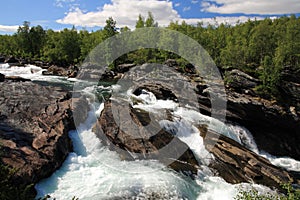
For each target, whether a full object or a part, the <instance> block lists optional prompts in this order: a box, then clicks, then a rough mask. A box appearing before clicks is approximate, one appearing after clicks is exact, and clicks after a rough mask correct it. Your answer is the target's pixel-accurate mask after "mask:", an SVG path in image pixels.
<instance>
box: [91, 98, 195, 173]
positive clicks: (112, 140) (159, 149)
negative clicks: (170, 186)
mask: <svg viewBox="0 0 300 200" xmlns="http://www.w3.org/2000/svg"><path fill="white" fill-rule="evenodd" d="M127 108H128V109H129V110H126V109H127ZM150 115H151V114H150V113H148V112H146V111H142V110H138V109H134V108H132V107H131V106H128V107H127V106H124V105H123V104H119V103H118V102H106V103H105V106H104V110H103V111H102V114H101V116H100V118H99V120H98V123H97V124H96V125H95V127H94V129H93V131H94V132H95V133H96V135H97V136H98V137H99V138H100V139H101V141H102V142H103V143H104V144H105V145H108V146H109V147H110V149H112V150H114V151H116V152H118V153H119V155H120V157H121V158H122V159H125V160H135V159H138V160H142V159H155V160H159V161H160V162H162V163H164V164H165V165H167V166H169V167H171V168H173V169H174V170H176V171H182V172H187V173H190V172H192V173H193V174H196V173H197V170H198V166H197V165H198V163H197V160H196V158H195V157H194V155H193V153H192V151H191V150H190V149H189V147H188V146H187V145H186V144H185V143H183V142H181V141H180V140H179V139H178V138H176V137H174V136H173V135H172V134H171V133H169V132H167V131H165V130H163V129H162V128H161V127H160V125H159V124H158V122H157V121H156V120H153V116H151V117H150ZM150 118H151V119H152V120H150ZM150 121H151V123H150Z"/></svg>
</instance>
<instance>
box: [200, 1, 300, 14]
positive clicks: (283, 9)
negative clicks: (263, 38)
mask: <svg viewBox="0 0 300 200" xmlns="http://www.w3.org/2000/svg"><path fill="white" fill-rule="evenodd" d="M202 11H206V12H213V13H222V14H231V13H244V14H291V13H299V12H300V1H299V0H251V1H250V0H204V1H203V2H202Z"/></svg>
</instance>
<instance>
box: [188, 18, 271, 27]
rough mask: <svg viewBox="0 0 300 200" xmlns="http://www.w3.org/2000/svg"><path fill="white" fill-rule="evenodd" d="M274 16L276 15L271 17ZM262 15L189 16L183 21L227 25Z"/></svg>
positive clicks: (204, 24) (252, 19)
mask: <svg viewBox="0 0 300 200" xmlns="http://www.w3.org/2000/svg"><path fill="white" fill-rule="evenodd" d="M273 18H276V17H272V19H273ZM263 19H264V18H263V17H246V16H238V17H215V18H201V19H199V18H191V19H185V20H184V21H185V22H186V23H188V24H194V25H196V24H197V23H199V22H201V23H203V26H207V25H209V24H211V25H220V24H222V23H223V24H229V25H233V26H234V25H236V24H237V23H243V22H247V21H248V20H251V21H254V20H263Z"/></svg>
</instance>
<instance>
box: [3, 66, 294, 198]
mask: <svg viewBox="0 0 300 200" xmlns="http://www.w3.org/2000/svg"><path fill="white" fill-rule="evenodd" d="M42 71H43V70H42V69H41V68H39V67H36V66H32V65H28V66H26V67H24V68H20V67H10V66H9V65H7V64H0V73H3V74H5V75H18V76H21V77H24V78H29V79H32V80H44V81H53V82H64V81H67V79H66V78H64V77H53V76H52V77H49V76H42ZM70 81H71V80H70ZM72 81H76V79H74V80H72ZM94 89H95V87H87V88H86V89H85V90H84V92H85V93H87V94H90V97H91V98H93V93H94ZM110 89H111V90H119V89H120V86H118V85H116V86H112V87H111V88H110ZM131 95H132V94H131V91H129V92H128V94H126V95H125V96H126V97H127V98H128V99H129V101H130V96H131ZM134 98H138V99H140V100H141V101H143V102H144V103H142V104H137V105H134V107H137V108H141V109H144V110H148V111H151V112H154V113H155V112H156V113H159V112H160V110H161V109H162V108H167V109H169V110H171V111H172V114H173V116H175V120H174V121H173V122H171V121H168V120H162V121H160V125H161V126H162V127H164V128H166V129H169V130H173V132H174V134H176V135H177V137H178V138H179V139H181V140H182V141H183V142H185V143H186V144H188V145H189V147H190V148H191V150H192V151H193V152H194V154H195V155H196V158H197V159H198V160H199V161H202V162H201V163H202V170H201V171H199V172H198V176H197V177H196V179H195V180H191V179H190V178H188V177H186V176H184V175H181V174H179V173H176V172H174V171H172V170H170V169H168V168H165V167H164V166H163V165H162V164H160V163H159V162H157V161H149V160H148V161H147V160H146V161H134V162H128V161H122V160H120V158H119V157H118V155H117V154H116V153H115V152H112V151H110V150H108V149H107V148H106V147H104V146H103V145H102V144H101V143H100V141H99V139H98V138H97V137H96V136H95V134H94V133H93V132H92V131H91V128H92V125H93V124H94V122H95V121H96V118H97V117H99V116H100V114H101V111H102V109H103V104H94V106H93V107H92V108H91V111H90V112H89V118H88V120H87V121H86V122H85V123H84V124H81V125H80V127H77V128H78V129H77V131H71V132H70V133H69V135H70V137H71V139H72V141H73V145H74V152H73V153H70V154H69V156H68V158H67V159H66V161H65V162H64V164H63V166H62V167H61V168H60V169H59V170H57V171H56V172H55V173H54V174H53V175H52V176H51V177H49V178H48V179H45V180H43V181H41V182H40V183H38V184H37V185H36V189H37V191H38V195H37V198H38V197H43V196H45V195H46V194H49V195H51V197H53V198H56V199H57V200H70V199H72V197H73V196H76V197H78V198H79V199H84V200H86V199H87V200H89V199H91V200H92V199H95V200H98V199H120V198H124V199H147V198H150V197H156V198H158V199H201V200H202V199H203V200H214V199H217V200H218V199H222V200H223V199H224V200H226V199H228V200H231V199H233V198H234V197H235V196H236V194H237V191H238V188H248V189H250V188H252V187H255V188H256V189H258V190H259V191H261V192H266V191H269V189H268V188H266V187H263V186H260V185H250V184H239V185H231V184H228V183H226V182H225V181H224V180H223V179H222V178H220V177H215V176H213V175H212V172H211V171H210V170H209V168H208V167H206V166H207V164H208V163H209V161H210V160H211V159H213V157H212V156H211V155H210V154H209V153H208V152H207V151H206V150H205V148H204V146H203V140H202V138H201V137H200V134H199V130H198V129H197V128H196V127H195V126H193V124H208V127H209V128H210V129H212V130H215V131H217V132H220V133H222V134H224V135H227V136H229V137H231V138H233V139H235V140H236V141H238V142H240V143H241V144H244V145H245V146H247V147H248V148H250V149H251V150H253V151H255V152H258V153H260V154H261V155H263V156H265V157H267V158H268V159H269V160H270V161H271V162H272V163H273V164H275V165H278V166H282V167H285V168H287V169H293V170H298V171H299V169H300V167H299V166H300V162H299V161H296V160H293V159H290V158H276V157H273V156H271V155H268V154H266V153H263V152H259V151H258V149H257V146H256V144H255V142H254V140H253V138H252V136H251V134H250V132H249V131H247V130H246V129H245V128H243V127H240V126H234V125H226V124H224V123H222V122H220V121H218V120H215V119H212V118H210V117H207V116H204V115H202V114H200V113H198V112H196V111H193V110H189V109H187V108H182V107H180V106H179V105H178V104H177V103H175V102H173V101H162V100H157V99H156V98H155V96H154V95H153V94H151V93H147V92H145V93H144V94H143V95H140V96H138V97H136V96H135V97H134Z"/></svg>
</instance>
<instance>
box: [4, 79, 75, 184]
mask: <svg viewBox="0 0 300 200" xmlns="http://www.w3.org/2000/svg"><path fill="white" fill-rule="evenodd" d="M0 88H1V91H0V144H1V155H0V162H1V163H2V164H4V165H7V166H9V167H11V168H13V169H15V170H16V174H15V176H14V183H13V184H14V185H18V184H25V185H29V184H32V183H33V184H34V183H37V182H38V181H40V180H41V179H43V178H46V177H48V176H50V175H51V174H52V173H53V172H54V171H55V170H56V169H58V168H59V167H60V166H61V164H62V163H63V161H64V160H65V158H66V156H67V155H68V153H69V152H70V151H71V150H72V144H71V140H70V139H69V137H68V131H69V130H71V129H74V124H73V118H72V113H71V95H70V94H69V93H68V92H64V91H62V90H61V89H59V88H54V87H43V86H40V85H37V84H35V83H32V82H7V81H5V82H1V83H0Z"/></svg>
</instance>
